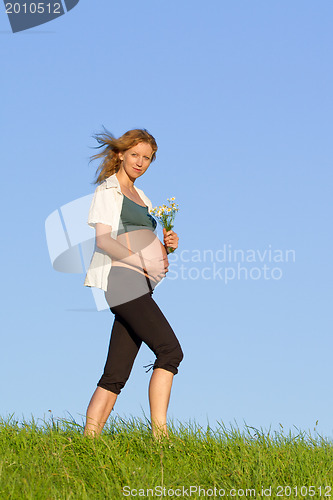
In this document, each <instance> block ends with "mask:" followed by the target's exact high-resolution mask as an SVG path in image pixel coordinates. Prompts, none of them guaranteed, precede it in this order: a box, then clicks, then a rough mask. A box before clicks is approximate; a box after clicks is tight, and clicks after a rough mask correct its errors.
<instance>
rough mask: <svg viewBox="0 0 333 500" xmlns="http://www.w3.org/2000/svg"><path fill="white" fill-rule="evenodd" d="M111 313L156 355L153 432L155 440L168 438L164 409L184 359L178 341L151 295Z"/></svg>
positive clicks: (151, 390) (151, 387)
mask: <svg viewBox="0 0 333 500" xmlns="http://www.w3.org/2000/svg"><path fill="white" fill-rule="evenodd" d="M114 309H115V310H116V312H117V315H118V316H119V317H121V318H122V319H123V320H124V322H125V323H126V325H127V326H128V329H129V331H132V332H135V334H136V336H137V338H139V339H140V340H142V341H143V342H145V344H147V346H148V347H149V348H150V349H151V350H152V351H153V352H154V353H155V355H156V360H155V363H154V365H153V374H152V377H151V380H150V384H149V403H150V415H151V423H152V432H153V435H154V437H159V436H160V435H161V434H164V435H166V436H167V435H168V431H167V425H166V421H167V409H168V404H169V400H170V393H171V387H172V382H173V376H174V375H176V374H177V373H178V366H179V364H180V362H181V360H182V359H183V352H182V349H181V347H180V344H179V342H178V339H177V337H176V335H175V333H174V331H173V330H172V328H171V326H170V324H169V323H168V321H167V319H166V318H165V316H164V314H163V313H162V311H161V310H160V308H159V307H158V305H157V304H156V302H155V301H154V299H153V298H152V294H151V293H148V294H145V295H143V296H141V297H139V298H137V299H135V300H132V301H130V302H127V303H125V304H121V305H119V306H117V307H115V308H114ZM114 309H113V310H114Z"/></svg>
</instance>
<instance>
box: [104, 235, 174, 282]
mask: <svg viewBox="0 0 333 500" xmlns="http://www.w3.org/2000/svg"><path fill="white" fill-rule="evenodd" d="M117 241H119V243H121V244H122V245H124V246H125V247H126V248H128V249H129V250H132V252H134V253H136V254H138V255H140V256H141V257H142V263H143V266H142V267H146V266H145V260H146V259H148V260H153V259H163V258H164V257H165V256H166V255H167V253H166V250H165V247H164V245H162V243H161V241H160V239H159V238H158V237H157V236H156V234H155V233H153V231H151V230H150V229H139V230H136V231H129V232H128V233H123V234H120V235H119V236H118V237H117ZM129 254H130V252H129ZM112 265H117V266H124V267H128V268H130V269H134V268H133V267H132V266H130V265H129V264H125V263H124V262H122V261H112ZM135 270H136V271H138V272H141V273H142V274H144V271H143V270H139V269H138V268H135Z"/></svg>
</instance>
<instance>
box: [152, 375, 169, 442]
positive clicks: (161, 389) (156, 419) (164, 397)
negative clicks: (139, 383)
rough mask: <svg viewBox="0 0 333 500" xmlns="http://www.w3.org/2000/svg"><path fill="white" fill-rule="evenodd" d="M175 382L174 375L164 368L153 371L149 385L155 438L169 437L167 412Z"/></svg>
mask: <svg viewBox="0 0 333 500" xmlns="http://www.w3.org/2000/svg"><path fill="white" fill-rule="evenodd" d="M172 381H173V373H171V372H169V371H167V370H164V369H163V368H155V370H153V373H152V376H151V379H150V383H149V390H148V394H149V405H150V420H151V425H152V433H153V436H154V437H155V438H159V437H161V435H162V436H163V435H164V436H166V437H169V435H168V429H167V411H168V406H169V400H170V393H171V387H172Z"/></svg>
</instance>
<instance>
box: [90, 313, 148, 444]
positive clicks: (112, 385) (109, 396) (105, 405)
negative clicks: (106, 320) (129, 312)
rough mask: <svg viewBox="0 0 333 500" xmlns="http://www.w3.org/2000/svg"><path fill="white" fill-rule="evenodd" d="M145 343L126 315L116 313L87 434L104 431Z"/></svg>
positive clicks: (92, 403) (91, 402) (91, 408)
mask: <svg viewBox="0 0 333 500" xmlns="http://www.w3.org/2000/svg"><path fill="white" fill-rule="evenodd" d="M112 311H113V308H112ZM141 343H142V342H141V340H140V339H139V338H137V336H136V335H135V333H134V332H133V331H131V329H130V328H129V327H128V325H126V323H125V322H124V321H123V319H122V318H121V317H119V316H118V315H117V314H116V313H115V319H114V323H113V327H112V332H111V339H110V345H109V351H108V356H107V360H106V363H105V367H104V373H103V375H102V377H101V378H100V380H99V382H98V384H97V385H98V387H97V389H96V390H95V392H94V394H93V396H92V398H91V400H90V403H89V406H88V409H87V417H86V426H85V431H84V434H85V435H93V436H95V435H98V434H100V433H101V432H102V430H103V427H104V425H105V423H106V421H107V419H108V418H109V415H110V413H111V411H112V409H113V407H114V404H115V402H116V399H117V396H118V394H120V391H121V389H122V388H123V387H124V385H125V383H126V381H127V379H128V377H129V375H130V372H131V369H132V366H133V363H134V360H135V357H136V355H137V353H138V351H139V349H140V346H141Z"/></svg>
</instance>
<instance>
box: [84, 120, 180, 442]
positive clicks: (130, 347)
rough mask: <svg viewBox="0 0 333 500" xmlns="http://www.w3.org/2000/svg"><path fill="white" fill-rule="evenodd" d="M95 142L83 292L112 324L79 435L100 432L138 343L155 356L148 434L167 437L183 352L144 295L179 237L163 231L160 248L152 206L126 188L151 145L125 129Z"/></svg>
mask: <svg viewBox="0 0 333 500" xmlns="http://www.w3.org/2000/svg"><path fill="white" fill-rule="evenodd" d="M95 138H96V139H97V140H98V142H99V143H100V144H101V146H105V148H104V151H103V152H102V153H100V154H97V155H94V156H93V157H92V159H95V158H104V159H103V162H102V164H101V165H100V167H99V168H98V169H97V172H98V171H99V175H98V177H97V180H96V183H98V184H99V186H98V187H97V188H96V190H95V193H94V197H93V201H92V203H91V207H90V210H89V216H88V224H89V225H90V226H92V227H94V228H95V232H96V238H95V243H96V245H95V251H94V254H93V256H92V259H91V262H90V266H89V269H88V271H87V275H86V278H85V281H84V285H85V286H96V287H98V288H101V289H103V290H104V292H105V298H106V300H107V302H108V305H109V307H110V310H111V311H112V313H113V314H114V315H115V318H114V323H113V327H112V332H111V339H110V346H109V351H108V356H107V360H106V364H105V367H104V373H103V375H102V377H101V379H100V380H99V382H98V384H97V388H96V390H95V392H94V394H93V396H92V398H91V401H90V403H89V406H88V409H87V418H86V426H85V435H92V436H95V435H98V434H100V433H101V432H102V429H103V427H104V425H105V423H106V421H107V419H108V417H109V415H110V412H111V410H112V409H113V407H114V404H115V402H116V399H117V396H118V394H120V391H121V389H122V388H123V387H124V385H125V383H126V381H127V379H128V377H129V375H130V372H131V369H132V366H133V363H134V360H135V357H136V355H137V353H138V351H139V349H140V346H141V344H142V342H145V343H146V344H147V345H148V347H149V348H150V349H151V350H152V351H153V352H154V353H155V355H156V360H155V363H154V365H153V372H152V376H151V379H150V383H149V404H150V416H151V425H152V433H153V436H154V437H155V438H160V437H162V436H166V437H168V430H167V425H166V420H167V408H168V404H169V399H170V392H171V386H172V381H173V376H174V375H176V374H177V373H178V366H179V364H180V362H181V360H182V359H183V352H182V349H181V347H180V344H179V342H178V339H177V337H176V335H175V333H174V332H173V330H172V328H171V326H170V324H169V323H168V321H167V319H166V318H165V316H164V315H163V313H162V311H161V310H160V309H159V307H158V305H157V304H156V302H155V301H154V299H153V298H152V294H153V289H154V287H155V286H156V285H157V283H159V282H160V281H161V280H162V279H163V277H165V275H166V273H167V272H168V257H167V249H168V248H174V249H175V248H177V247H178V240H179V238H178V236H177V234H176V233H175V232H174V231H166V230H165V228H163V240H164V246H163V245H162V243H161V242H160V240H159V239H158V237H157V236H156V232H155V229H156V226H157V223H156V220H155V219H154V218H153V217H152V216H151V215H150V214H149V210H151V208H152V203H151V201H150V199H149V198H147V196H146V195H145V193H144V192H143V191H142V190H141V189H139V188H137V187H136V186H134V183H135V181H136V179H138V178H139V177H141V176H142V175H143V174H144V173H145V172H146V170H147V169H148V167H149V165H150V163H151V162H152V161H154V160H155V157H156V151H157V144H156V141H155V139H154V137H153V136H152V135H150V134H149V133H148V131H147V130H146V129H134V130H129V131H128V132H126V133H125V134H123V135H122V136H121V137H119V138H118V139H116V138H115V137H113V136H112V134H103V135H97V136H95ZM101 146H99V147H101Z"/></svg>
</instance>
